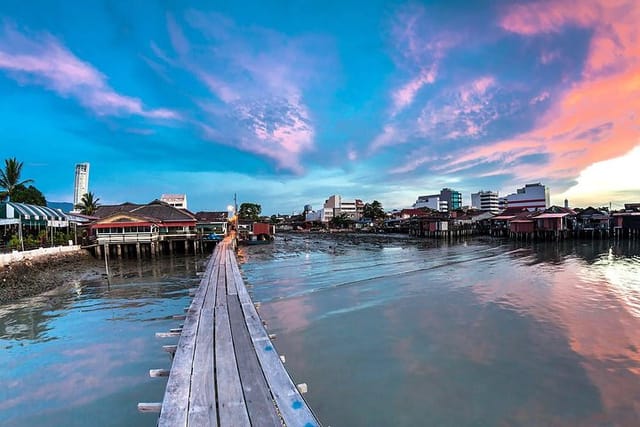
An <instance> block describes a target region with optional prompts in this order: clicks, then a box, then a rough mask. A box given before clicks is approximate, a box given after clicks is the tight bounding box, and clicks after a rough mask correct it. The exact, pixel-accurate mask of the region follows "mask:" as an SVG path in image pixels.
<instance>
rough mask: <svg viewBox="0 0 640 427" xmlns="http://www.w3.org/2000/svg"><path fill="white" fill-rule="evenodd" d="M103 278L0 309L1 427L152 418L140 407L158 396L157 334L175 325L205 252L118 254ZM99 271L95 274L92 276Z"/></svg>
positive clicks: (162, 356) (162, 364)
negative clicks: (132, 257)
mask: <svg viewBox="0 0 640 427" xmlns="http://www.w3.org/2000/svg"><path fill="white" fill-rule="evenodd" d="M112 264H113V265H111V266H110V267H111V272H112V276H111V278H110V281H107V280H106V277H104V276H100V275H98V276H97V277H96V278H94V279H93V280H77V281H74V282H72V283H68V284H64V285H63V286H60V287H58V288H56V289H54V290H53V291H51V292H48V293H45V294H42V295H39V296H36V297H33V298H27V299H23V300H20V301H18V302H16V303H12V304H7V305H3V306H0V348H1V349H2V351H1V352H0V366H2V367H3V369H2V370H0V384H1V385H2V387H0V425H3V426H23V425H47V426H73V425H87V424H89V423H91V424H93V425H104V426H107V425H119V426H121V425H132V426H138V425H149V426H151V425H155V424H156V422H157V418H156V417H155V416H153V415H151V416H149V415H145V414H138V412H137V410H136V404H137V402H138V401H144V400H151V401H153V400H161V399H162V395H163V391H164V386H165V383H166V381H163V380H157V379H150V378H148V375H147V372H148V370H149V369H150V368H168V367H169V366H170V359H169V358H168V357H167V355H166V353H164V352H162V351H161V345H163V344H171V343H172V342H164V341H163V342H160V341H158V340H157V339H155V337H154V333H155V332H158V331H166V330H168V329H169V328H172V327H175V326H176V325H177V323H176V321H175V320H173V319H172V316H173V315H175V314H180V313H182V311H183V307H185V305H187V301H188V299H189V296H188V289H189V288H191V287H193V286H196V285H197V283H198V282H199V280H200V278H199V276H198V272H201V271H202V270H203V267H204V259H201V258H196V257H167V258H161V259H158V260H155V261H149V262H144V263H140V262H136V261H119V262H113V263H112ZM94 277H95V275H94Z"/></svg>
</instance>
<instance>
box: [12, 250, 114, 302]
mask: <svg viewBox="0 0 640 427" xmlns="http://www.w3.org/2000/svg"><path fill="white" fill-rule="evenodd" d="M103 270H104V266H103V265H102V263H101V262H100V260H98V259H96V258H94V257H93V256H91V254H89V253H88V252H87V251H84V250H82V251H79V252H73V253H69V254H58V255H51V256H48V257H42V258H38V259H33V260H24V261H19V262H14V263H11V264H9V265H6V266H4V267H2V268H0V304H4V303H7V302H10V301H14V300H17V299H20V298H24V297H28V296H32V295H37V294H40V293H42V292H45V291H48V290H51V289H53V288H55V287H58V286H60V285H62V284H64V283H67V282H70V281H71V280H77V279H78V278H80V279H86V278H91V277H100V276H101V275H102V273H103V272H104V271H103Z"/></svg>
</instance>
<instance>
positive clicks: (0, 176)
mask: <svg viewBox="0 0 640 427" xmlns="http://www.w3.org/2000/svg"><path fill="white" fill-rule="evenodd" d="M21 174H22V162H19V161H18V160H17V159H16V158H15V157H13V158H11V159H5V160H4V169H2V170H0V188H3V189H4V191H3V192H2V194H1V196H2V198H5V197H7V196H9V200H13V197H14V196H15V191H16V187H17V186H18V185H23V186H24V185H25V184H29V183H31V182H33V180H32V179H25V180H24V181H20V175H21Z"/></svg>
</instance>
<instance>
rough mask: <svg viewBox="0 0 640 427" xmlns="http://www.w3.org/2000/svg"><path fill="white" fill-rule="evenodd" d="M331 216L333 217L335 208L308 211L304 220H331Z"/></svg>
mask: <svg viewBox="0 0 640 427" xmlns="http://www.w3.org/2000/svg"><path fill="white" fill-rule="evenodd" d="M331 218H333V209H328V208H322V209H319V210H317V211H311V212H307V213H306V214H305V216H304V220H305V221H308V222H329V221H331Z"/></svg>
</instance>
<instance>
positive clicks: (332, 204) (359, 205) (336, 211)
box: [323, 194, 364, 221]
mask: <svg viewBox="0 0 640 427" xmlns="http://www.w3.org/2000/svg"><path fill="white" fill-rule="evenodd" d="M323 208H324V209H330V210H331V211H332V214H331V216H330V217H329V218H328V219H327V221H330V220H331V218H333V217H335V216H338V215H341V214H343V213H344V214H347V215H348V216H349V218H351V219H353V220H356V221H357V220H359V219H361V218H362V213H363V212H364V203H363V202H362V200H360V199H354V200H343V199H342V196H340V195H338V194H334V195H333V196H331V197H329V198H328V199H327V200H325V202H324V205H323Z"/></svg>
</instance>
